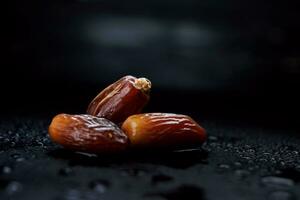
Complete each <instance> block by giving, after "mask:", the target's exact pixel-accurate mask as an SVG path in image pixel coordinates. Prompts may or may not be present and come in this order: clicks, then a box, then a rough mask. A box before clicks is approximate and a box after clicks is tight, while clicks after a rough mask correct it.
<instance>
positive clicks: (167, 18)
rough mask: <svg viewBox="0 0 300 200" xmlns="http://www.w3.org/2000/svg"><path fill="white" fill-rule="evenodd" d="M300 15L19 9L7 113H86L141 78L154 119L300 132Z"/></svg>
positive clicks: (127, 5)
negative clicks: (283, 126) (124, 80)
mask: <svg viewBox="0 0 300 200" xmlns="http://www.w3.org/2000/svg"><path fill="white" fill-rule="evenodd" d="M298 8H299V5H297V4H296V3H293V1H284V2H280V3H276V2H273V1H269V2H268V1H264V2H262V1H256V0H254V1H253V0H252V1H250V0H249V1H237V0H230V1H224V0H213V1H196V0H195V1H193V0H184V1H180V0H173V1H160V0H151V1H142V2H141V1H126V2H124V1H117V0H110V1H106V0H77V1H75V0H59V1H58V0H52V1H40V2H36V1H17V2H14V3H10V5H9V6H8V11H9V14H8V17H7V22H8V23H7V24H8V27H7V28H6V29H5V30H7V31H8V34H9V36H8V37H7V40H8V41H6V42H8V44H9V46H8V48H7V49H5V51H6V53H8V55H6V54H5V56H4V60H3V63H2V67H1V68H2V72H1V75H2V78H1V82H2V83H1V87H2V89H1V90H2V95H1V98H2V102H3V103H2V105H1V110H2V112H3V113H13V112H18V113H19V112H21V113H24V112H25V113H32V112H39V113H50V114H55V113H56V112H73V113H82V112H84V111H85V108H86V106H87V105H88V103H89V101H90V100H91V99H92V98H93V97H94V96H95V95H96V94H97V93H98V92H99V91H100V90H101V89H102V88H103V87H105V86H106V85H107V84H109V83H111V82H113V81H115V80H117V79H118V78H120V77H122V76H124V75H126V74H131V75H135V76H144V77H147V78H149V79H150V80H151V81H152V83H153V91H152V100H151V103H150V104H149V106H148V108H147V111H165V112H182V113H188V114H191V115H197V116H200V117H201V116H210V117H221V118H224V119H227V118H230V117H235V118H238V119H245V120H246V121H255V120H257V119H259V120H258V121H263V123H264V122H265V121H269V122H271V123H273V122H274V120H275V121H276V122H282V121H285V122H291V121H296V122H297V120H298V119H299V117H298V115H297V114H298V112H299V111H300V109H299V100H300V99H299V97H298V93H299V86H300V84H299V83H300V78H299V77H300V54H299V45H300V42H299V39H298V37H299V34H300V29H299V28H300V25H299V17H300V14H299V10H298ZM295 114H296V115H295Z"/></svg>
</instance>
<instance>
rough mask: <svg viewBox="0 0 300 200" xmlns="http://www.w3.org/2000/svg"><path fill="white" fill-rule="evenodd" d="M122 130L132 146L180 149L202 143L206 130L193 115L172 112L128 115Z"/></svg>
mask: <svg viewBox="0 0 300 200" xmlns="http://www.w3.org/2000/svg"><path fill="white" fill-rule="evenodd" d="M122 130H123V131H124V132H125V133H126V134H127V136H128V137H129V140H130V143H131V146H132V147H138V148H151V149H153V150H155V149H180V148H186V147H191V146H195V145H199V144H202V143H203V142H204V141H205V140H206V132H205V130H204V129H203V128H202V127H201V126H200V125H199V124H197V123H196V122H195V121H194V120H193V119H192V118H191V117H189V116H186V115H178V114H170V113H146V114H137V115H132V116H130V117H128V118H127V119H126V120H125V122H124V123H123V125H122Z"/></svg>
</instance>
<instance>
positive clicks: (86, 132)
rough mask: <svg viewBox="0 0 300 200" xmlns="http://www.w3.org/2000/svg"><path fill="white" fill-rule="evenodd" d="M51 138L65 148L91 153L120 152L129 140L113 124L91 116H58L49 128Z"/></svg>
mask: <svg viewBox="0 0 300 200" xmlns="http://www.w3.org/2000/svg"><path fill="white" fill-rule="evenodd" d="M49 135H50V138H51V139H52V140H53V141H54V142H56V143H58V144H60V145H62V146H64V147H65V148H68V149H71V150H75V151H82V152H89V153H110V152H120V151H123V150H125V149H126V148H127V146H128V143H129V140H128V137H127V136H126V135H125V134H124V132H123V131H122V130H121V129H120V128H119V127H118V126H117V125H116V124H114V123H113V122H111V121H109V120H107V119H104V118H98V117H95V116H91V115H69V114H59V115H56V116H55V117H54V118H53V120H52V122H51V124H50V126H49Z"/></svg>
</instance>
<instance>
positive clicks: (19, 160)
mask: <svg viewBox="0 0 300 200" xmlns="http://www.w3.org/2000/svg"><path fill="white" fill-rule="evenodd" d="M24 160H25V158H22V157H20V158H17V159H16V162H23V161H24Z"/></svg>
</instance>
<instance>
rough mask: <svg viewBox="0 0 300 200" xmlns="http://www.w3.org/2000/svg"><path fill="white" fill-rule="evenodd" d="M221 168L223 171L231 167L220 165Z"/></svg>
mask: <svg viewBox="0 0 300 200" xmlns="http://www.w3.org/2000/svg"><path fill="white" fill-rule="evenodd" d="M219 168H221V169H229V168H230V166H229V165H227V164H220V165H219Z"/></svg>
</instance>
